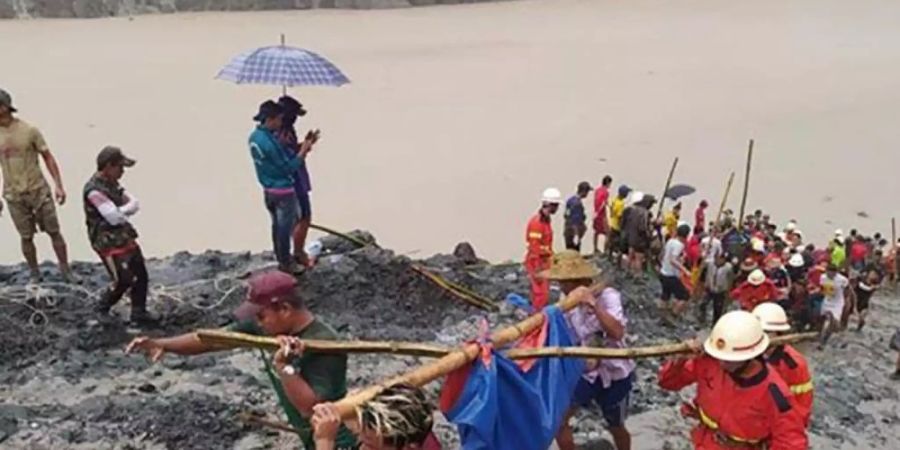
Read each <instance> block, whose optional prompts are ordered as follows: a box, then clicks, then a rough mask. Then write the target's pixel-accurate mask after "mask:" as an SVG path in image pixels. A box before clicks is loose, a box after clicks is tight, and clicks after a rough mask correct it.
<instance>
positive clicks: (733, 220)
mask: <svg viewBox="0 0 900 450" xmlns="http://www.w3.org/2000/svg"><path fill="white" fill-rule="evenodd" d="M16 112H17V110H16V108H15V107H14V106H13V103H12V98H11V96H10V95H9V94H8V93H7V92H5V91H2V90H0V169H2V176H3V198H4V199H5V200H6V202H7V204H8V205H9V211H10V215H11V216H12V219H13V223H14V225H15V227H16V229H17V231H18V232H19V234H20V236H21V242H22V251H23V255H24V256H25V259H26V262H27V264H28V266H29V269H30V270H31V274H32V282H40V272H39V271H38V266H37V255H36V251H35V250H34V243H33V239H34V235H35V234H36V232H37V231H38V230H40V231H44V232H46V233H47V234H49V235H50V237H51V240H52V242H53V244H54V249H55V250H56V253H57V256H58V259H59V267H60V271H61V273H62V275H63V277H64V278H65V279H67V280H68V281H70V282H77V281H78V280H77V279H75V277H74V276H73V275H72V274H71V271H70V270H69V266H68V261H67V256H66V248H65V247H66V246H65V241H64V239H63V237H62V234H61V233H60V230H59V224H58V220H57V217H56V210H55V205H54V200H55V201H56V202H57V203H59V204H60V205H62V204H63V203H64V202H65V200H66V193H65V190H64V188H63V183H62V177H61V171H60V168H59V166H58V164H57V163H56V160H55V159H54V158H53V155H52V153H51V152H50V149H49V147H48V145H47V143H46V142H45V140H44V138H43V136H42V134H41V133H40V131H38V129H37V128H35V127H33V126H31V125H29V124H27V123H26V122H24V121H22V120H20V119H18V118H17V117H15V115H14V114H15V113H16ZM305 113H306V111H305V110H304V109H303V106H302V105H301V104H300V103H299V102H297V101H296V100H295V99H293V98H291V97H287V96H285V97H282V98H280V99H279V100H278V101H274V100H269V101H266V102H264V103H263V104H262V105H260V108H259V112H258V114H257V115H256V116H254V118H253V119H254V122H255V123H256V127H255V128H254V130H253V131H252V134H251V136H250V139H249V150H250V155H251V158H252V160H253V163H254V167H255V168H256V174H257V178H258V181H259V183H260V185H261V188H262V190H263V200H264V204H265V208H266V210H267V211H268V213H269V215H270V217H271V221H272V230H271V231H272V241H273V248H274V251H275V255H276V259H277V261H278V268H279V270H277V271H268V272H263V273H259V274H255V275H254V276H253V277H251V279H250V280H249V286H250V289H249V292H248V296H247V299H246V301H245V302H244V303H243V304H242V305H241V307H240V308H238V310H237V311H235V316H236V319H237V320H236V321H235V322H234V323H233V324H232V325H231V326H229V328H228V329H229V330H231V331H239V332H244V333H250V334H265V335H270V336H276V337H277V338H278V342H279V344H280V346H279V349H278V350H277V351H276V352H275V353H274V355H272V356H271V357H269V356H261V362H262V364H263V366H264V368H265V371H266V373H267V375H268V376H269V378H270V380H271V382H272V385H273V388H274V390H275V392H276V395H277V397H278V400H279V403H280V405H281V407H282V409H283V410H284V411H285V414H286V416H287V417H288V420H289V422H290V424H291V426H292V427H293V428H294V429H295V430H297V432H298V434H299V435H300V437H301V440H302V442H303V445H304V447H305V448H307V449H317V450H334V449H355V448H363V449H386V450H393V449H406V450H412V449H429V450H430V449H435V448H440V444H439V443H438V442H437V440H436V439H435V437H434V434H433V433H432V430H431V428H432V426H433V419H432V413H433V411H434V406H433V405H432V404H431V403H430V402H429V401H428V399H427V398H426V397H425V395H424V393H423V392H422V390H421V389H420V388H418V387H415V386H411V385H395V386H391V387H388V388H387V389H385V390H383V391H382V392H381V393H380V394H379V395H378V396H376V397H375V398H374V399H372V400H371V401H368V402H364V403H363V404H361V405H359V406H358V407H356V415H355V417H353V418H351V419H349V420H344V419H345V418H341V417H340V416H339V414H338V412H337V410H336V407H335V405H334V403H332V402H335V401H337V400H339V399H341V398H343V397H344V396H346V395H347V386H346V371H347V356H346V355H337V354H319V353H310V352H305V351H304V345H303V340H304V339H325V340H338V339H339V336H338V334H337V333H336V332H335V331H334V329H333V328H331V327H330V326H328V325H327V324H325V323H324V322H323V321H322V320H321V319H319V318H318V317H316V316H315V314H314V313H313V312H312V311H311V310H310V309H309V308H308V307H307V301H306V300H307V299H305V298H304V296H303V295H302V293H301V291H300V289H299V286H298V282H297V279H296V277H295V276H294V275H295V274H297V273H298V272H301V271H302V270H303V269H304V267H308V266H309V265H310V264H312V263H313V261H311V258H309V257H308V255H306V254H305V252H304V241H305V239H306V233H307V231H308V228H309V224H310V218H311V206H310V202H309V191H310V189H311V184H310V181H309V173H308V170H307V168H306V164H305V159H306V157H307V156H308V155H309V153H310V152H311V151H312V149H313V146H314V145H315V144H316V143H317V142H318V140H319V138H320V132H319V131H318V130H311V131H309V132H307V133H306V135H305V137H304V139H303V140H302V141H301V140H299V139H298V137H297V136H298V135H297V133H296V131H295V125H296V120H297V118H298V117H302V116H304V114H305ZM40 159H42V160H43V161H44V162H45V165H46V166H47V168H48V172H49V173H50V174H51V177H52V179H53V182H54V189H53V190H51V189H50V187H49V185H48V183H47V182H46V180H45V179H44V177H43V174H42V172H41V169H40V164H39V160H40ZM96 163H97V171H96V173H94V174H93V175H92V176H91V178H90V179H89V180H88V181H87V182H86V183H85V185H84V189H83V191H82V197H83V206H84V213H85V221H86V228H87V232H88V237H89V239H90V241H91V245H92V247H93V248H94V250H95V251H96V252H97V254H98V256H99V257H100V259H101V260H102V261H103V263H104V265H105V266H106V268H107V269H108V271H109V273H110V278H111V285H110V287H109V289H108V290H107V291H105V293H104V294H103V296H102V299H101V301H100V303H99V304H98V305H96V308H97V310H98V312H100V313H102V314H106V313H108V312H109V311H110V309H111V308H112V307H113V306H114V305H115V304H116V303H117V302H118V301H119V300H120V299H121V297H122V296H123V295H124V294H125V293H126V292H129V293H130V295H131V308H132V314H131V321H132V323H134V324H135V325H153V324H154V323H155V318H154V317H152V316H151V315H150V314H149V313H148V312H147V309H146V308H147V305H146V295H147V284H148V275H147V271H146V267H145V265H144V260H143V255H142V252H141V248H140V246H139V245H138V243H137V238H138V234H137V231H136V230H135V229H134V227H133V226H132V225H131V223H130V221H129V218H130V217H132V216H133V215H134V214H136V213H137V212H138V211H139V210H140V206H139V203H138V201H137V199H136V197H135V196H134V195H132V194H131V193H130V192H126V191H125V189H124V188H123V187H122V186H121V185H120V183H119V182H120V180H121V178H122V177H123V175H124V173H125V169H126V168H131V167H133V166H134V165H135V164H136V161H135V160H134V159H132V158H130V157H128V156H126V155H125V154H124V153H123V152H122V150H121V149H119V148H117V147H112V146H109V147H105V148H103V149H102V150H101V151H100V152H99V154H98V155H97V158H96ZM611 189H612V178H611V177H610V176H606V177H604V178H603V180H602V181H601V185H600V186H599V187H598V188H597V189H596V190H594V189H593V188H592V187H591V186H590V184H589V183H586V182H583V183H579V185H578V186H577V189H576V193H575V195H573V196H572V197H570V198H569V199H568V200H567V201H565V202H563V197H562V193H561V192H560V191H559V190H558V189H554V188H550V189H547V190H545V192H544V193H543V196H542V198H541V206H540V210H539V211H538V213H537V214H535V215H534V216H533V217H532V218H531V220H530V221H529V223H528V225H527V229H526V243H527V249H528V250H527V254H526V258H525V261H524V267H525V270H526V271H527V273H528V275H529V279H530V282H531V291H532V295H531V301H532V305H533V307H534V308H536V309H542V308H543V307H545V306H547V305H548V304H549V303H550V301H551V299H550V284H551V283H556V284H558V285H559V286H560V289H561V291H562V292H563V294H564V295H569V296H574V298H577V299H578V301H579V305H578V306H577V307H576V308H574V309H573V310H571V311H569V312H568V313H567V315H566V318H567V324H568V326H569V328H570V330H571V332H572V334H573V335H574V336H576V337H577V341H578V343H579V344H580V345H582V346H600V347H612V348H624V347H625V336H626V334H627V324H628V319H627V317H626V314H625V308H624V306H623V298H622V295H621V293H620V292H619V291H618V290H617V289H615V287H614V286H603V288H602V289H596V285H595V281H596V278H597V277H598V275H599V271H598V269H597V267H596V265H594V264H592V263H591V262H590V261H589V260H587V259H585V258H584V257H583V256H582V255H581V244H582V240H583V238H584V236H585V235H586V234H587V232H588V227H587V220H588V217H587V213H586V210H585V208H584V206H583V199H585V198H587V197H588V196H589V195H591V194H592V193H593V204H594V214H593V216H592V222H591V231H592V237H593V239H592V243H593V251H594V253H597V254H600V253H605V254H606V255H607V256H608V257H609V258H610V259H611V261H613V262H614V265H616V266H618V267H619V268H623V269H624V270H627V271H629V272H630V273H631V276H632V277H634V278H643V277H645V276H646V275H645V274H646V273H647V272H648V271H655V272H656V273H658V275H659V279H660V285H661V288H662V289H661V290H662V292H661V295H660V299H659V310H660V317H661V321H662V322H663V323H664V324H672V323H673V322H674V321H675V320H677V319H678V317H679V316H681V315H683V314H685V313H686V311H687V310H688V308H689V307H690V306H691V305H697V311H698V315H699V317H700V319H701V320H703V321H705V319H706V311H707V310H708V309H709V308H710V305H711V309H712V323H713V324H714V325H713V327H712V330H711V332H710V334H709V337H708V338H706V339H705V340H704V341H703V342H695V341H691V342H690V347H691V348H692V349H693V350H694V354H692V355H689V356H686V357H677V358H672V359H671V360H669V361H668V362H666V363H665V364H664V365H663V367H662V368H661V370H660V372H659V385H660V387H661V388H663V389H667V390H680V389H683V388H685V387H687V386H689V385H695V384H696V385H697V393H696V395H695V397H694V400H693V401H692V402H690V403H685V404H684V405H682V413H683V414H684V415H685V417H689V418H692V419H694V420H695V421H696V425H695V427H694V429H693V432H692V435H691V437H692V440H693V442H694V445H695V448H698V449H730V448H745V449H761V448H767V449H770V450H801V449H806V448H808V445H809V444H808V437H807V434H806V428H807V426H808V425H809V421H810V412H811V408H812V404H813V392H814V385H813V376H812V374H811V373H810V372H809V370H808V366H807V364H806V360H805V358H804V356H803V355H802V354H801V353H800V352H799V351H797V349H795V348H794V347H792V346H790V345H787V344H772V345H770V340H771V339H773V338H776V337H778V336H779V335H780V334H783V333H786V332H788V331H790V330H792V329H793V330H805V329H815V330H818V331H819V332H820V345H822V346H824V345H826V344H827V342H828V339H829V337H830V336H831V335H832V334H833V333H834V332H835V331H840V330H843V329H844V328H846V327H847V325H848V321H849V318H850V317H851V316H852V315H854V314H856V315H857V316H858V322H857V323H858V325H857V329H858V330H862V328H863V327H864V325H865V317H866V313H867V311H868V310H869V308H870V302H871V298H872V294H873V292H875V290H877V289H878V288H879V287H881V286H883V285H884V284H885V282H886V281H888V282H891V283H895V282H896V276H897V263H898V261H897V258H896V253H897V245H896V244H895V243H891V244H890V246H889V245H888V243H887V241H885V240H884V239H882V238H881V236H879V235H877V234H876V235H873V236H871V237H866V236H863V235H861V234H859V233H857V232H856V231H855V230H853V231H851V232H850V233H849V234H848V235H847V236H845V235H844V233H843V232H842V231H841V230H837V231H836V232H835V234H834V237H833V239H832V240H830V241H829V243H828V244H827V245H826V246H825V247H823V248H817V247H816V246H814V245H812V244H808V243H806V242H804V239H803V233H802V232H801V231H800V230H799V229H798V224H797V222H796V221H793V220H792V221H790V222H788V223H787V224H786V225H785V226H784V227H779V226H778V225H776V224H775V223H773V222H772V221H771V218H770V217H769V216H767V215H765V214H764V213H763V212H762V211H757V212H755V213H754V214H752V215H750V216H747V217H743V218H740V217H735V216H734V215H733V213H732V212H731V211H723V212H722V215H721V217H716V219H715V220H712V221H708V220H707V216H706V210H707V208H708V202H706V201H701V202H700V203H699V206H698V208H697V210H696V211H695V213H694V218H693V224H690V223H687V221H685V220H683V219H682V217H681V212H682V203H680V202H679V203H676V204H675V206H674V207H673V208H671V209H670V210H668V211H666V212H665V214H663V215H662V217H659V216H654V214H653V213H652V212H651V210H652V209H653V207H654V205H655V204H656V202H657V199H656V198H654V197H653V196H652V195H648V194H643V193H641V192H637V191H634V190H632V189H630V188H629V187H627V186H624V185H623V186H620V187H619V188H618V189H617V190H616V192H615V193H614V194H615V196H613V195H612V194H613V192H611ZM563 203H565V226H564V233H563V234H564V236H565V241H566V248H567V250H566V251H562V252H555V251H554V247H553V227H552V217H553V215H554V214H556V213H557V211H558V210H559V208H560V206H561V205H562V204H563ZM2 205H3V203H2V202H0V211H2ZM731 301H734V302H736V304H737V306H739V308H738V309H736V310H734V311H728V310H729V309H730V308H729V303H730V302H731ZM126 350H127V351H128V352H143V353H146V354H147V355H148V356H149V357H150V358H151V359H152V360H154V361H157V360H159V359H160V358H161V357H162V356H163V355H164V354H165V353H175V354H181V355H196V354H201V353H206V352H210V351H215V350H217V349H216V348H215V347H213V346H210V345H208V344H207V343H205V342H203V341H202V340H200V339H199V338H198V336H197V334H196V333H186V334H183V335H180V336H174V337H168V338H151V337H147V336H140V337H137V338H135V339H134V340H133V341H132V342H130V343H129V345H128V346H127V349H126ZM898 351H900V349H898ZM635 368H636V365H635V364H634V362H633V361H631V360H629V359H604V360H600V361H590V362H589V364H588V368H587V371H586V372H585V373H584V374H583V376H582V377H581V379H580V380H579V383H578V385H577V386H576V388H575V393H574V400H573V402H572V404H571V405H570V408H569V410H568V411H567V412H566V413H565V414H566V415H565V417H566V418H569V417H571V415H572V414H573V413H574V411H575V410H576V409H577V408H598V410H599V412H600V413H602V415H603V417H604V418H605V420H606V422H607V424H608V426H609V431H610V433H611V434H612V436H613V440H614V443H615V446H616V448H617V449H618V450H626V449H630V448H631V434H630V433H629V431H628V429H627V427H626V419H627V416H628V408H629V404H630V395H631V391H632V386H633V382H634V378H635V373H634V372H635ZM895 377H897V378H900V359H898V362H897V372H896V374H895ZM568 422H569V421H568V419H566V420H564V421H563V424H562V426H561V427H560V429H559V431H558V434H557V436H556V442H557V444H558V445H559V447H560V449H561V450H570V449H573V448H575V444H574V441H573V438H572V429H571V427H570V426H569V423H568Z"/></svg>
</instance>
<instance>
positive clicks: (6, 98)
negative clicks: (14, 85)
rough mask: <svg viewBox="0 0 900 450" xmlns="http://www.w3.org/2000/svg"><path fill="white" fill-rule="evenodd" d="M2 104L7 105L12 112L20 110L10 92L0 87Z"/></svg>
mask: <svg viewBox="0 0 900 450" xmlns="http://www.w3.org/2000/svg"><path fill="white" fill-rule="evenodd" d="M0 105H3V106H5V107H7V108H9V110H10V112H16V111H18V110H17V109H16V108H15V107H14V106H13V102H12V96H11V95H9V92H6V91H5V90H3V89H0Z"/></svg>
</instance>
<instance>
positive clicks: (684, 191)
mask: <svg viewBox="0 0 900 450" xmlns="http://www.w3.org/2000/svg"><path fill="white" fill-rule="evenodd" d="M695 191H697V190H696V189H694V187H693V186H688V185H686V184H676V185H674V186H672V187H670V188H669V190H668V191H666V198H670V199H672V200H678V199H679V198H681V197H687V196H688V195H691V194H693V193H694V192H695Z"/></svg>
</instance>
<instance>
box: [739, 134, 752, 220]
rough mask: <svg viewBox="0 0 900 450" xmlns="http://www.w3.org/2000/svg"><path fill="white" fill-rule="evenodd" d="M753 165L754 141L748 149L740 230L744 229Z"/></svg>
mask: <svg viewBox="0 0 900 450" xmlns="http://www.w3.org/2000/svg"><path fill="white" fill-rule="evenodd" d="M752 164H753V139H750V146H749V148H747V171H746V172H745V173H744V196H743V197H742V198H741V215H740V216H739V217H738V218H737V220H738V224H739V225H738V228H740V229H743V228H744V210H745V208H746V207H747V192H748V191H749V190H750V166H751V165H752Z"/></svg>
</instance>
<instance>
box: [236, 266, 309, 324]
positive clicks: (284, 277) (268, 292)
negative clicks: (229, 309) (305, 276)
mask: <svg viewBox="0 0 900 450" xmlns="http://www.w3.org/2000/svg"><path fill="white" fill-rule="evenodd" d="M247 284H249V286H250V289H249V290H248V291H247V299H246V300H244V303H242V304H241V305H240V306H238V308H237V309H236V310H234V316H235V317H237V319H238V320H249V319H252V318H254V317H256V314H258V313H259V311H260V310H262V309H263V308H265V307H267V306H272V305H275V304H278V303H282V302H285V301H287V300H289V299H292V298H293V296H294V289H295V288H296V287H297V279H296V278H294V277H293V276H291V275H288V274H286V273H284V272H281V271H271V272H263V273H259V274H256V275H254V276H252V277H251V278H250V280H249V281H248V283H247Z"/></svg>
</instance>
